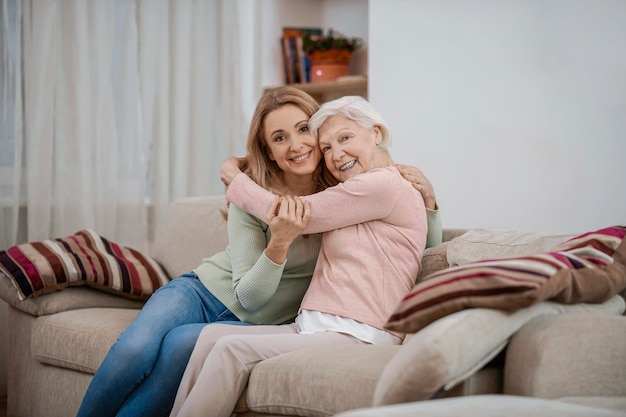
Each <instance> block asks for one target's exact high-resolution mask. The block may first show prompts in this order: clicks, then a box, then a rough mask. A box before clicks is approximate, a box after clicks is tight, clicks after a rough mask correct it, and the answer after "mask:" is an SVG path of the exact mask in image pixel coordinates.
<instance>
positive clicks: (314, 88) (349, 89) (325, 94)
mask: <svg viewBox="0 0 626 417" xmlns="http://www.w3.org/2000/svg"><path fill="white" fill-rule="evenodd" d="M291 86H293V87H296V88H299V89H300V90H303V91H306V92H307V93H309V94H310V95H311V96H313V98H315V100H317V101H318V102H319V103H320V104H321V103H324V102H326V101H329V100H334V99H336V98H339V97H343V96H362V97H365V98H367V78H365V77H364V78H358V79H347V80H342V81H325V82H318V83H307V84H291ZM274 88H276V86H274V87H267V88H265V91H264V93H265V92H267V91H269V90H272V89H274Z"/></svg>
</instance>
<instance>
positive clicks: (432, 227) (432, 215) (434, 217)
mask: <svg viewBox="0 0 626 417" xmlns="http://www.w3.org/2000/svg"><path fill="white" fill-rule="evenodd" d="M426 219H427V221H428V236H427V237H426V247H427V248H432V247H434V246H437V245H440V244H441V242H442V241H443V229H442V226H441V216H440V215H439V208H435V209H434V210H431V209H426Z"/></svg>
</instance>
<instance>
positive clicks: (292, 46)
mask: <svg viewBox="0 0 626 417" xmlns="http://www.w3.org/2000/svg"><path fill="white" fill-rule="evenodd" d="M306 34H309V35H322V29H321V28H298V27H284V28H283V36H282V48H283V56H284V61H285V81H286V82H287V84H297V83H302V84H305V83H308V82H311V62H310V60H309V58H308V57H307V56H306V54H305V53H304V49H303V47H302V38H303V37H304V36H305V35H306Z"/></svg>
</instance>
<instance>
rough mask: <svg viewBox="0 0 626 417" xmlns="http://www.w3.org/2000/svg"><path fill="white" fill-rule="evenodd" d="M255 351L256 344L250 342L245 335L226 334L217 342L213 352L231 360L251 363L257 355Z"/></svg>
mask: <svg viewBox="0 0 626 417" xmlns="http://www.w3.org/2000/svg"><path fill="white" fill-rule="evenodd" d="M255 351H256V350H255V349H254V346H253V345H251V344H250V343H249V341H248V338H246V337H245V336H242V335H226V336H222V337H220V338H219V339H218V340H217V341H216V342H215V346H214V347H213V349H212V351H211V353H212V354H215V355H217V356H220V357H223V358H225V359H228V360H229V361H235V362H237V363H249V362H250V361H251V360H252V359H253V358H254V357H255V356H256V355H255V354H254V352H255Z"/></svg>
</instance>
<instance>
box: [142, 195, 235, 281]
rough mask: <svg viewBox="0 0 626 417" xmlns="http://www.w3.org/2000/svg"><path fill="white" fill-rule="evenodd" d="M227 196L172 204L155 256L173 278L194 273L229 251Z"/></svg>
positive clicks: (185, 199)
mask: <svg viewBox="0 0 626 417" xmlns="http://www.w3.org/2000/svg"><path fill="white" fill-rule="evenodd" d="M225 208H226V199H225V198H224V195H211V196H201V197H188V198H183V199H180V200H177V201H174V202H172V203H170V204H169V206H168V208H167V211H166V213H165V216H164V219H163V222H162V223H161V224H160V225H159V226H158V229H157V232H156V237H155V242H154V247H153V250H152V256H153V257H154V258H155V259H156V260H157V262H159V263H160V264H161V265H162V266H163V268H165V270H166V271H167V273H168V275H169V276H170V278H176V277H178V276H179V275H181V274H183V273H185V272H190V271H191V270H192V269H194V268H196V267H197V266H198V265H200V263H201V262H202V259H204V258H207V257H209V256H211V255H213V254H215V253H217V252H220V251H222V250H224V249H225V248H226V244H227V242H228V231H227V228H226V220H225V219H224V217H223V216H222V209H225Z"/></svg>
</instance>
